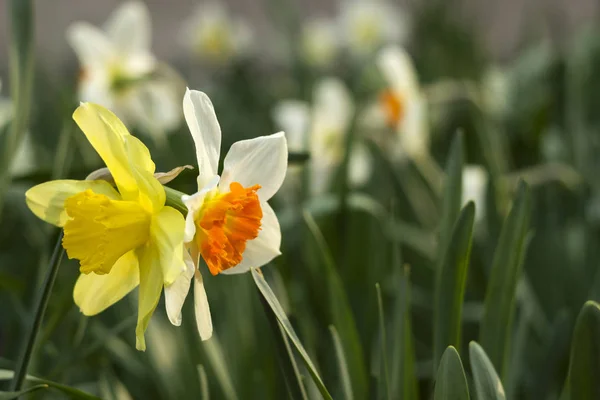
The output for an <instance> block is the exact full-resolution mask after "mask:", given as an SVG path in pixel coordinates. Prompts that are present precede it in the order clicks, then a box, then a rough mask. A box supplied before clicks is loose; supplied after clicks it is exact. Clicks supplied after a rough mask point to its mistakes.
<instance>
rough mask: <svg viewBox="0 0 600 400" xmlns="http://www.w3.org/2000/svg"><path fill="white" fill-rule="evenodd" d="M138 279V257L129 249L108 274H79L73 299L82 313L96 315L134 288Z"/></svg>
mask: <svg viewBox="0 0 600 400" xmlns="http://www.w3.org/2000/svg"><path fill="white" fill-rule="evenodd" d="M139 281H140V274H139V268H138V258H137V256H136V254H135V252H134V251H130V252H128V253H125V254H124V255H123V256H121V258H119V259H118V260H117V262H116V263H115V265H114V266H113V268H112V269H111V270H110V273H108V274H105V275H97V274H94V273H91V274H81V275H79V279H77V283H75V289H74V290H73V299H74V300H75V304H77V306H78V307H79V309H80V310H81V312H82V313H83V314H84V315H88V316H89V315H96V314H98V313H100V312H102V311H104V310H105V309H106V308H108V307H110V306H111V305H113V304H115V303H116V302H117V301H119V300H121V299H122V298H123V297H124V296H125V295H126V294H127V293H129V292H131V291H132V290H133V289H135V287H136V286H137V285H138V284H139Z"/></svg>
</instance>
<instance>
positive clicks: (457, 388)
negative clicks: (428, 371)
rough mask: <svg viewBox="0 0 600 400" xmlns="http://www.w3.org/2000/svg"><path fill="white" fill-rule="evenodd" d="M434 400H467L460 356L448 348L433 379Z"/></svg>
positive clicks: (465, 378) (467, 387)
mask: <svg viewBox="0 0 600 400" xmlns="http://www.w3.org/2000/svg"><path fill="white" fill-rule="evenodd" d="M433 399H434V400H469V386H468V384H467V377H466V376H465V370H464V369H463V365H462V362H461V360H460V356H459V355H458V352H457V351H456V349H455V348H454V347H452V346H448V348H447V349H446V351H444V354H443V355H442V359H441V361H440V367H439V368H438V371H437V375H436V377H435V391H434V394H433Z"/></svg>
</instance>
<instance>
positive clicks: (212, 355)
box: [202, 334, 238, 400]
mask: <svg viewBox="0 0 600 400" xmlns="http://www.w3.org/2000/svg"><path fill="white" fill-rule="evenodd" d="M202 347H203V349H204V351H205V352H206V356H207V358H208V361H209V363H210V364H211V367H212V370H213V372H214V373H215V375H216V377H217V381H218V382H219V385H220V386H221V389H222V390H223V396H224V398H225V399H227V400H237V399H238V395H237V392H236V390H235V386H234V385H233V380H232V379H231V375H230V374H229V371H228V369H227V364H226V363H225V356H224V354H223V348H222V347H221V343H220V342H219V340H218V338H217V337H216V336H215V334H213V336H212V338H211V339H210V340H207V341H205V342H202Z"/></svg>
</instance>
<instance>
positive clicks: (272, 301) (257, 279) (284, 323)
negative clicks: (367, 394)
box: [252, 269, 332, 399]
mask: <svg viewBox="0 0 600 400" xmlns="http://www.w3.org/2000/svg"><path fill="white" fill-rule="evenodd" d="M252 278H253V279H254V283H256V286H257V287H258V290H260V293H261V294H262V295H263V297H264V299H265V300H266V301H267V303H268V304H269V306H270V307H271V309H272V310H273V313H274V314H275V317H277V320H278V321H279V323H280V324H281V327H282V328H283V329H284V331H285V333H286V334H287V335H288V337H289V338H290V340H291V341H292V344H293V345H294V347H295V348H296V350H297V351H298V353H299V354H300V357H301V358H302V360H303V361H304V364H305V365H306V368H307V369H308V372H309V374H310V376H311V377H312V379H313V381H314V382H315V384H316V385H317V388H318V389H319V392H320V393H321V395H322V396H323V398H325V399H331V398H332V397H331V395H330V394H329V391H328V390H327V388H326V387H325V385H324V384H323V380H322V379H321V377H320V376H319V373H318V372H317V369H316V368H315V366H314V364H313V363H312V361H311V359H310V357H309V356H308V354H307V353H306V350H304V346H302V343H300V339H298V336H297V335H296V332H295V331H294V328H293V327H292V324H291V323H290V321H289V319H288V317H287V316H286V315H285V312H284V311H283V308H281V304H279V301H278V300H277V297H275V294H274V293H273V291H272V290H271V287H270V286H269V284H268V283H267V281H266V280H265V278H264V277H263V275H262V273H261V272H260V270H258V269H252Z"/></svg>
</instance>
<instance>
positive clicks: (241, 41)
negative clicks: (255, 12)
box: [181, 2, 253, 65]
mask: <svg viewBox="0 0 600 400" xmlns="http://www.w3.org/2000/svg"><path fill="white" fill-rule="evenodd" d="M181 37H182V42H183V44H184V45H185V46H186V47H187V48H188V49H189V50H190V51H191V52H192V53H193V54H195V55H197V56H198V58H199V59H201V60H207V61H208V62H210V63H212V64H217V65H220V64H227V63H230V62H231V61H232V60H234V59H235V58H237V57H239V56H242V55H244V54H247V53H248V51H249V48H250V47H251V44H252V37H253V34H252V30H251V29H250V27H249V26H248V24H247V23H246V22H245V21H244V20H242V19H235V18H233V17H232V16H231V15H230V14H229V12H228V11H227V10H226V9H225V7H224V6H223V5H222V4H221V3H219V2H209V3H203V4H200V5H198V7H197V9H196V11H195V12H194V13H193V14H192V16H191V17H190V18H189V20H188V21H187V22H186V23H185V25H184V28H183V30H182V35H181Z"/></svg>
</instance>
